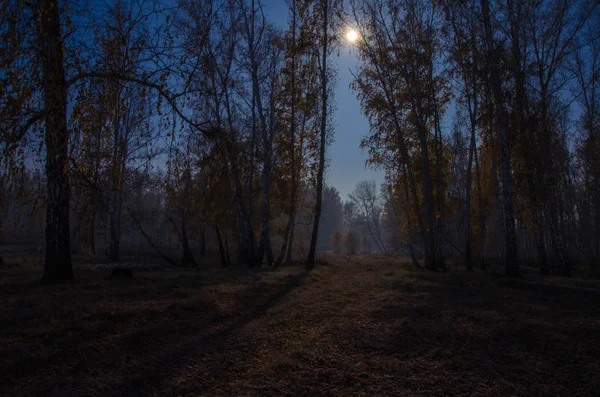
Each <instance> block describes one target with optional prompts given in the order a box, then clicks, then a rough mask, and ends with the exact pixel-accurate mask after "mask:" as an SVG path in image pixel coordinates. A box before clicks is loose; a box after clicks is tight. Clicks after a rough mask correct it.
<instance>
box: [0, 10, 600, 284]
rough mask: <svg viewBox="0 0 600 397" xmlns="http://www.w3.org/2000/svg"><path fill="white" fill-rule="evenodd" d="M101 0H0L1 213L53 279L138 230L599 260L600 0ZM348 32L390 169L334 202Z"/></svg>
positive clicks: (548, 265)
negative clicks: (278, 10) (273, 14)
mask: <svg viewBox="0 0 600 397" xmlns="http://www.w3.org/2000/svg"><path fill="white" fill-rule="evenodd" d="M92 3H93V2H92ZM92 3H90V4H88V3H86V4H83V3H82V2H73V3H72V2H63V1H58V0H36V1H33V2H28V3H26V2H21V1H17V0H8V1H3V2H2V4H1V5H0V35H1V36H2V40H1V44H0V151H1V153H2V157H1V165H0V167H1V168H0V172H1V173H0V178H1V187H0V189H1V190H0V211H1V212H2V218H3V219H4V222H2V223H1V224H0V226H1V227H2V229H3V238H4V239H5V240H9V239H18V238H19V236H20V235H19V233H17V232H16V231H17V230H18V229H19V225H23V224H27V229H28V230H29V231H30V232H31V233H32V234H35V235H36V236H43V239H44V240H45V249H44V252H45V261H44V262H45V268H44V276H43V277H44V279H48V280H59V279H70V278H72V277H73V266H72V260H71V253H72V251H78V250H85V251H86V252H89V253H90V254H91V255H92V256H101V255H104V256H106V258H107V260H108V261H110V262H112V263H114V262H118V261H120V260H122V252H123V250H124V247H126V246H127V247H129V246H134V245H137V246H140V245H143V246H144V247H149V249H150V250H152V251H153V252H155V253H156V254H157V255H158V256H159V257H160V258H162V260H163V261H165V262H167V263H170V264H173V265H175V264H177V265H196V266H202V263H203V261H204V257H205V256H206V255H207V251H210V250H211V249H214V250H215V251H218V258H219V262H220V263H221V265H223V266H227V265H230V264H232V263H233V262H236V263H243V264H247V265H248V266H260V265H262V264H267V265H269V266H279V265H281V264H283V263H290V262H291V261H292V260H294V259H298V258H302V259H303V260H305V261H306V265H307V267H308V268H312V267H313V266H314V264H315V261H316V253H317V251H318V250H334V251H340V252H341V251H345V252H348V253H355V252H358V251H371V250H378V251H382V252H389V251H401V252H405V253H406V254H407V255H410V257H411V258H412V262H413V263H414V264H415V265H416V266H419V267H421V262H420V261H423V264H422V265H423V266H424V267H426V268H428V269H430V270H434V271H435V270H442V269H444V268H445V267H446V266H447V262H448V261H449V260H454V261H455V260H456V259H458V260H459V262H460V263H461V264H464V265H465V266H466V268H467V269H468V270H473V268H474V267H475V266H479V267H480V268H482V269H484V270H485V269H486V265H488V264H492V263H504V264H505V266H506V273H507V274H509V275H513V276H514V275H517V274H518V272H519V265H520V264H526V265H535V266H537V267H538V268H539V270H540V272H541V273H542V274H548V273H555V274H561V275H567V276H570V275H571V274H572V272H573V271H574V270H577V269H581V270H582V271H587V269H590V271H592V272H597V269H596V267H595V265H594V264H595V263H597V262H599V260H600V205H599V204H600V158H599V156H600V145H599V143H598V139H597V136H596V135H597V133H598V131H599V127H600V118H599V115H600V108H599V106H600V98H599V93H600V87H599V84H600V28H599V27H600V20H599V11H600V10H599V7H598V6H597V2H593V1H587V0H581V1H575V0H545V1H528V0H507V1H504V0H501V1H495V0H494V1H490V0H469V1H466V2H465V1H452V0H448V1H446V0H444V1H427V0H401V1H396V2H387V1H381V0H352V1H350V2H349V4H348V6H349V7H347V8H346V10H343V9H342V3H343V2H342V1H341V0H287V2H286V3H287V6H288V15H287V20H286V21H285V22H283V21H269V20H268V19H267V17H266V15H267V14H266V13H265V10H266V9H267V8H268V4H267V3H266V2H264V1H260V0H203V1H189V2H188V1H183V0H182V1H175V2H161V1H151V0H148V1H142V0H139V1H134V2H128V1H120V0H117V1H113V2H109V3H102V4H95V3H94V4H92ZM275 23H277V25H275ZM279 26H282V27H279ZM348 29H355V30H356V31H357V33H358V38H357V40H356V41H355V42H354V43H349V42H346V41H345V39H344V38H345V33H346V31H347V30H348ZM349 46H352V48H353V50H352V52H353V54H356V56H357V57H358V59H359V61H360V62H359V66H358V68H357V69H356V70H353V73H354V82H353V84H352V89H353V90H354V91H355V93H356V95H357V97H358V100H359V101H360V103H361V106H362V109H363V113H364V114H365V115H366V117H367V118H368V121H369V123H370V131H368V132H366V133H365V135H364V138H363V141H362V146H363V147H364V148H366V150H367V151H368V153H369V163H370V165H371V166H373V167H380V168H382V169H383V170H385V172H386V183H385V184H384V186H382V188H381V189H378V188H377V186H376V185H375V184H374V183H370V182H361V183H359V184H358V185H357V187H356V190H355V191H354V192H353V194H352V195H351V196H350V199H349V200H348V201H347V202H345V203H343V202H342V200H341V199H340V197H339V194H338V193H337V191H336V190H335V189H334V188H332V187H328V186H326V185H325V179H326V168H327V160H328V158H327V148H328V146H329V145H331V144H333V135H334V129H335V127H336V126H335V122H334V121H333V114H334V99H335V98H334V95H333V88H334V84H335V82H336V74H337V73H346V71H345V70H339V71H338V68H337V66H336V63H337V59H338V57H337V54H338V52H339V51H347V47H349ZM40 211H45V213H46V217H45V220H43V219H42V220H39V219H38V218H39V216H40V214H41V212H40ZM28 217H29V218H30V219H29V222H27V220H26V218H28ZM36 219H38V220H37V221H36ZM12 231H14V233H13V232H12ZM171 246H173V247H175V250H171V249H168V248H169V247H171ZM100 247H102V248H103V249H101V248H100ZM173 252H176V253H175V254H174V253H173ZM421 258H422V259H421ZM0 263H1V262H0Z"/></svg>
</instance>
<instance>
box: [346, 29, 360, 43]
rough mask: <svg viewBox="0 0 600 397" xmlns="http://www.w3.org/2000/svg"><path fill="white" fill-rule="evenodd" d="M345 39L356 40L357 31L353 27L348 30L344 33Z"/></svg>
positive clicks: (352, 41)
mask: <svg viewBox="0 0 600 397" xmlns="http://www.w3.org/2000/svg"><path fill="white" fill-rule="evenodd" d="M346 39H347V40H348V41H349V42H351V43H354V42H356V40H358V32H357V31H356V30H354V29H350V30H348V32H347V33H346Z"/></svg>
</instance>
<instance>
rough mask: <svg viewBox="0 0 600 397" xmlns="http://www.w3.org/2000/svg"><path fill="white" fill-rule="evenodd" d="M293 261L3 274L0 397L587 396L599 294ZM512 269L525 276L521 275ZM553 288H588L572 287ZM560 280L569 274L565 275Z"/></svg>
mask: <svg viewBox="0 0 600 397" xmlns="http://www.w3.org/2000/svg"><path fill="white" fill-rule="evenodd" d="M325 261H326V262H319V265H318V266H317V267H316V268H315V269H314V270H312V271H311V272H308V273H307V272H306V271H305V268H304V266H303V265H302V266H300V265H293V266H285V267H281V268H278V269H270V268H262V269H247V268H245V267H240V268H232V269H227V270H224V269H217V268H215V269H212V270H210V269H209V270H192V269H189V268H188V269H184V268H163V269H155V270H150V269H147V268H146V269H145V270H144V269H143V270H141V271H136V272H135V278H134V279H133V280H107V279H105V278H104V277H105V276H107V275H108V273H109V271H108V270H107V269H104V270H98V268H97V270H94V271H91V270H84V269H81V268H79V267H77V266H76V267H75V271H76V275H77V278H76V281H70V282H66V283H65V284H42V283H40V282H39V280H38V273H39V269H38V271H37V272H35V274H33V273H32V272H31V271H28V272H24V271H23V270H19V269H18V268H15V267H5V268H4V269H2V270H1V272H2V276H1V277H0V280H2V283H1V284H0V299H1V300H2V302H3V305H2V307H1V309H0V321H1V323H2V324H3V328H2V331H1V334H0V346H1V351H0V355H1V356H2V357H3V360H2V361H1V367H0V374H1V375H0V379H1V380H0V385H2V390H1V394H3V395H7V396H9V395H10V396H41V395H47V396H67V395H69V396H74V395H77V396H116V395H127V396H137V395H140V396H141V395H144V396H232V395H235V396H292V395H310V396H365V395H377V396H383V395H389V396H398V395H423V396H433V395H436V396H438V395H439V396H442V395H474V396H478V395H494V396H516V395H518V396H540V395H554V396H593V395H597V394H596V393H597V391H598V388H599V387H600V378H599V377H598V373H599V371H600V333H599V332H598V330H599V329H600V293H598V292H593V291H582V290H571V289H561V288H553V287H545V286H533V285H529V284H528V282H530V281H535V280H538V279H540V276H537V275H534V274H533V273H535V269H531V273H530V274H524V275H522V276H521V277H520V278H518V279H514V278H507V277H506V276H504V275H503V274H502V273H503V269H502V268H501V267H500V266H498V267H497V268H496V267H491V268H490V269H489V274H483V273H480V272H478V271H477V272H473V273H471V272H466V271H464V270H463V269H462V268H460V269H459V268H454V267H452V266H450V267H449V268H448V271H447V272H437V273H432V272H427V271H419V270H417V269H415V268H413V267H412V264H411V262H410V259H408V258H403V257H399V256H394V255H382V254H379V255H377V254H362V255H350V256H348V255H338V254H331V253H327V254H326V256H325ZM523 273H526V270H525V269H524V271H523ZM545 280H546V281H552V282H556V283H569V284H577V285H581V286H584V287H596V288H597V287H598V286H600V283H598V282H590V281H583V280H577V279H568V280H567V279H561V278H559V277H552V278H545ZM565 280H567V281H565Z"/></svg>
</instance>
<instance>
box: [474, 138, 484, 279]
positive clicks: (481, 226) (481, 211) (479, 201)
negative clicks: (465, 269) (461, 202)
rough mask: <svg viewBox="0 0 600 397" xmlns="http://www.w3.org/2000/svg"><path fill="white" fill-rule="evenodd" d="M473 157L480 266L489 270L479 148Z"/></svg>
mask: <svg viewBox="0 0 600 397" xmlns="http://www.w3.org/2000/svg"><path fill="white" fill-rule="evenodd" d="M473 158H474V160H475V167H476V168H475V169H476V171H475V175H476V178H477V206H478V207H479V267H481V270H483V271H484V272H485V271H486V270H487V266H486V264H485V231H486V227H485V211H484V209H483V192H482V191H481V167H480V164H479V157H478V155H477V149H475V150H474V152H473Z"/></svg>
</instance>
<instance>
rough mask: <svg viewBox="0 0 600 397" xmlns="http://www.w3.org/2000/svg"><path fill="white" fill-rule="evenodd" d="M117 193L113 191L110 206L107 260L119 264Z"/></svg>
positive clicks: (119, 233)
mask: <svg viewBox="0 0 600 397" xmlns="http://www.w3.org/2000/svg"><path fill="white" fill-rule="evenodd" d="M118 196H119V193H118V192H117V191H116V190H114V191H113V192H112V196H111V205H110V220H109V221H110V240H109V248H108V260H109V261H111V262H119V251H120V241H121V211H119V206H120V205H119V202H120V199H119V197H118Z"/></svg>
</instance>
